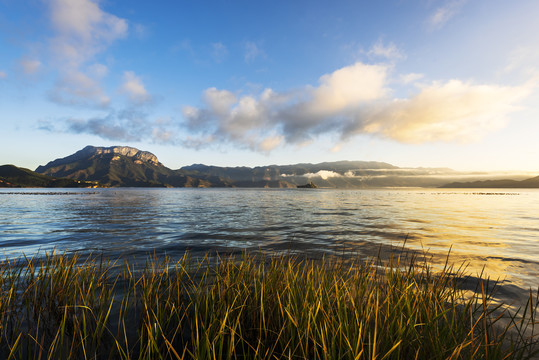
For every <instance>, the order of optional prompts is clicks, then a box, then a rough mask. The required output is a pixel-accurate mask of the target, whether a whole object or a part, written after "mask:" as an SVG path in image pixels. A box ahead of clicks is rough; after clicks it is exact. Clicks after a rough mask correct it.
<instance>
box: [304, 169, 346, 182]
mask: <svg viewBox="0 0 539 360" xmlns="http://www.w3.org/2000/svg"><path fill="white" fill-rule="evenodd" d="M303 176H305V177H308V178H313V177H320V178H322V179H324V180H327V179H329V178H332V177H342V175H341V174H339V173H336V172H335V171H330V170H320V171H318V172H316V173H307V174H305V175H303Z"/></svg>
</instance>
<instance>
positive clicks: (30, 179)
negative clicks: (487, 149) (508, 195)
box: [0, 146, 539, 188]
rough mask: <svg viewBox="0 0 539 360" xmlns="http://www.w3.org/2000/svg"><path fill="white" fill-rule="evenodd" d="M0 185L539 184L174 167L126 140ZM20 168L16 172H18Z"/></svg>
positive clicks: (416, 173)
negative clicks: (128, 143)
mask: <svg viewBox="0 0 539 360" xmlns="http://www.w3.org/2000/svg"><path fill="white" fill-rule="evenodd" d="M0 170H2V171H0V187H6V186H10V187H17V186H18V187H89V186H97V185H96V184H99V186H107V187H114V186H128V187H271V188H295V187H297V186H298V185H304V184H310V183H311V182H312V183H313V184H315V185H316V186H317V187H322V188H324V187H326V188H368V187H451V188H456V187H505V188H508V187H523V188H531V187H539V177H537V178H532V179H526V180H521V179H519V180H521V181H518V180H502V179H493V180H489V181H477V180H484V179H485V174H475V175H470V174H466V176H467V177H466V178H467V179H468V180H471V182H464V183H463V182H458V181H459V180H462V177H463V174H462V173H458V172H455V171H453V170H451V169H447V168H399V167H397V166H393V165H391V164H388V163H384V162H374V161H337V162H324V163H318V164H295V165H268V166H258V167H254V168H251V167H219V166H208V165H203V164H193V165H190V166H184V167H182V168H180V169H177V170H172V169H169V168H167V167H166V166H164V165H163V164H161V163H160V162H159V160H158V159H157V157H156V156H155V155H154V154H152V153H149V152H147V151H140V150H138V149H135V148H132V147H127V146H113V147H94V146H87V147H85V148H84V149H82V150H80V151H77V152H76V153H74V154H72V155H69V156H67V157H64V158H60V159H56V160H54V161H51V162H49V163H48V164H46V165H43V166H39V167H38V168H37V169H36V172H33V171H30V170H28V169H21V168H17V167H15V166H13V165H5V166H2V167H0ZM17 174H18V175H17Z"/></svg>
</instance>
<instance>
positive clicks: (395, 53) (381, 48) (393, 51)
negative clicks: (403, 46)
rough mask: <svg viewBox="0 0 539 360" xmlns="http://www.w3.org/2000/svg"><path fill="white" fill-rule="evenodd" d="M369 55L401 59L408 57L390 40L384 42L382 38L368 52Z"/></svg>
mask: <svg viewBox="0 0 539 360" xmlns="http://www.w3.org/2000/svg"><path fill="white" fill-rule="evenodd" d="M367 55H369V56H371V57H382V58H386V59H388V60H399V59H404V58H406V55H404V53H403V52H402V51H401V50H399V49H398V48H397V46H396V45H395V44H394V43H392V42H390V43H388V44H384V43H383V42H382V40H379V41H378V42H376V43H375V44H374V45H373V46H372V47H371V48H370V49H369V51H368V52H367Z"/></svg>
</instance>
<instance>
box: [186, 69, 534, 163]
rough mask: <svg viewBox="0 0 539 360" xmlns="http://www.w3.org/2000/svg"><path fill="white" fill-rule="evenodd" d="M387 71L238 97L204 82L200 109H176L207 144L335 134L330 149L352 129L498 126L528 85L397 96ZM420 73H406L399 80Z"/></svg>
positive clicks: (452, 85)
mask: <svg viewBox="0 0 539 360" xmlns="http://www.w3.org/2000/svg"><path fill="white" fill-rule="evenodd" d="M390 70H391V67H390V66H389V65H366V64H363V63H360V62H358V63H355V64H353V65H350V66H346V67H344V68H341V69H339V70H336V71H334V72H333V73H330V74H326V75H323V76H322V77H320V79H319V85H318V86H317V87H312V86H305V87H304V88H302V89H299V90H296V91H289V92H283V93H278V92H275V91H273V90H271V89H265V90H264V91H262V92H261V93H260V94H259V95H243V96H240V95H236V94H234V93H232V92H231V91H228V90H219V89H216V88H210V89H208V90H206V91H205V93H204V96H203V101H204V106H203V107H193V106H186V107H184V108H183V116H184V118H185V125H187V127H188V129H189V130H190V131H192V132H193V133H199V134H200V135H201V136H203V137H208V136H210V137H211V139H212V143H215V142H221V143H234V144H236V145H238V146H240V147H247V148H250V149H252V150H258V151H264V152H267V151H270V150H272V149H274V148H276V147H279V146H282V145H285V144H296V145H299V146H301V145H302V144H304V143H308V142H309V141H312V139H314V138H315V137H317V136H318V135H320V134H334V135H337V139H338V142H337V144H336V146H335V150H336V151H338V149H339V147H340V145H341V143H342V142H343V141H349V140H350V139H351V138H352V137H353V136H356V135H358V134H372V135H374V136H378V137H384V138H389V139H393V140H396V141H399V142H408V143H419V142H434V141H469V140H474V139H477V138H479V137H481V136H483V135H484V134H485V133H487V132H489V131H493V130H495V129H499V128H500V127H502V126H504V124H505V123H506V121H507V115H508V114H509V113H511V112H514V111H516V110H518V109H519V107H518V104H519V102H520V101H521V100H522V99H523V98H525V97H526V96H527V95H528V94H529V92H530V91H531V89H532V87H534V86H535V84H534V83H533V82H529V83H527V84H524V85H521V86H499V85H492V84H474V83H471V82H464V81H461V80H451V81H447V82H433V83H431V84H429V85H423V86H422V87H419V88H417V84H416V85H415V86H416V87H414V89H415V90H416V94H415V95H412V96H410V97H409V98H404V99H399V98H393V97H392V96H391V95H392V90H391V89H390V88H389V84H390V79H389V72H390ZM421 77H422V75H420V74H407V75H404V76H402V77H401V80H403V82H405V83H406V82H412V81H415V80H417V79H419V78H421ZM268 134H272V135H271V136H270V137H268ZM191 141H193V138H191ZM202 145H203V142H200V143H199V146H202Z"/></svg>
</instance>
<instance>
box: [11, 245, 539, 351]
mask: <svg viewBox="0 0 539 360" xmlns="http://www.w3.org/2000/svg"><path fill="white" fill-rule="evenodd" d="M0 269H1V271H0V279H1V284H0V289H1V293H0V357H1V358H7V359H20V358H25V359H26V358H31V359H86V358H90V359H117V358H118V359H133V358H136V359H181V358H185V359H236V358H241V359H281V358H285V359H414V358H417V359H482V358H483V359H505V358H514V359H520V358H531V357H533V356H537V354H538V352H537V339H536V338H534V336H533V335H534V334H533V329H532V328H533V324H534V323H535V322H536V314H537V310H538V308H537V300H538V299H537V298H536V297H534V296H532V295H531V294H530V298H529V301H528V304H527V305H526V306H525V308H522V309H520V310H519V311H518V312H517V313H512V314H510V313H509V311H508V310H503V308H502V307H501V306H500V305H498V306H494V305H492V298H491V296H492V292H490V290H487V289H488V288H491V287H492V286H491V285H492V284H488V281H487V280H480V281H479V282H478V284H477V286H478V287H477V293H476V296H468V295H469V294H467V293H465V292H464V291H463V290H460V289H459V286H458V284H459V281H460V280H459V279H462V276H463V275H464V274H463V273H462V269H458V270H457V271H455V273H453V269H452V268H450V267H446V268H445V269H443V270H441V271H439V272H433V270H432V269H431V268H429V267H428V266H427V265H426V264H421V263H418V262H417V261H414V259H412V260H407V261H406V264H405V263H404V261H402V262H401V261H400V260H396V261H395V262H390V263H389V264H385V265H383V266H381V264H379V263H377V264H372V265H370V266H366V265H365V264H363V265H359V266H348V265H345V264H344V263H335V262H330V261H317V262H312V261H306V260H300V259H298V258H290V257H277V258H262V259H260V258H255V257H253V256H249V255H245V254H244V255H243V257H241V258H232V257H231V258H227V259H224V260H223V259H220V258H205V259H204V260H199V261H194V260H190V259H189V258H188V257H187V256H185V257H183V258H182V259H181V260H179V261H177V262H172V261H171V260H170V259H163V260H157V259H155V258H150V259H149V260H148V261H147V263H146V266H145V267H144V268H143V269H137V268H135V267H134V266H133V265H130V264H128V263H125V264H123V265H118V264H115V263H111V262H106V261H102V260H100V259H99V258H90V259H86V260H83V259H81V258H79V257H77V256H74V257H68V256H66V255H60V256H58V255H51V256H46V257H45V258H43V259H26V258H24V259H19V260H15V261H5V262H4V263H2V264H1V268H0ZM502 322H503V324H502ZM504 324H505V325H504ZM534 349H535V350H534ZM533 351H535V353H534V352H533Z"/></svg>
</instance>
